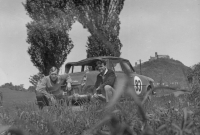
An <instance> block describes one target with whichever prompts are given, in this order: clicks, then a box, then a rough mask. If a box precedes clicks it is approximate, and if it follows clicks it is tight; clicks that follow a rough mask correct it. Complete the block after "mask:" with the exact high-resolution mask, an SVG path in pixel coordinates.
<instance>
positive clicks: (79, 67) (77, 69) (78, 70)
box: [73, 66, 82, 73]
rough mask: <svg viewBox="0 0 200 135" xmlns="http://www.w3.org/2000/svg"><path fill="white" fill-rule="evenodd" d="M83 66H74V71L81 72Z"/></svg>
mask: <svg viewBox="0 0 200 135" xmlns="http://www.w3.org/2000/svg"><path fill="white" fill-rule="evenodd" d="M81 68H82V66H74V70H73V73H76V72H81Z"/></svg>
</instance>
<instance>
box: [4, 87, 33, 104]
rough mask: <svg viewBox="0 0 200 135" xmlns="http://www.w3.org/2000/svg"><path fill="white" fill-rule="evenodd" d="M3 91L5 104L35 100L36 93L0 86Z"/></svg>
mask: <svg viewBox="0 0 200 135" xmlns="http://www.w3.org/2000/svg"><path fill="white" fill-rule="evenodd" d="M0 91H1V92H2V93H3V106H10V105H12V104H14V103H15V104H20V103H28V102H32V103H33V102H35V100H36V98H35V93H31V92H23V91H15V90H10V89H8V88H0Z"/></svg>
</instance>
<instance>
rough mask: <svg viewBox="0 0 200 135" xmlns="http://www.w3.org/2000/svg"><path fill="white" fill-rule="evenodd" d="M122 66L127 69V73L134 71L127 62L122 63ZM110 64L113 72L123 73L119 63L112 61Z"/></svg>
mask: <svg viewBox="0 0 200 135" xmlns="http://www.w3.org/2000/svg"><path fill="white" fill-rule="evenodd" d="M122 62H123V64H124V66H125V67H126V68H127V69H128V71H129V72H134V70H133V69H132V68H131V65H130V64H129V62H127V61H122ZM111 64H112V69H113V70H114V71H122V72H123V68H122V66H121V64H120V61H116V60H112V61H111Z"/></svg>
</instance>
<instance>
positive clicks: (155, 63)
mask: <svg viewBox="0 0 200 135" xmlns="http://www.w3.org/2000/svg"><path fill="white" fill-rule="evenodd" d="M134 68H135V70H136V72H137V73H140V65H137V66H135V67H134ZM141 69H142V75H145V76H148V77H151V78H153V79H154V81H155V85H159V84H164V85H166V86H175V87H179V88H180V87H181V88H187V87H188V85H187V79H186V76H185V75H186V74H187V72H188V70H189V69H190V68H189V67H187V66H185V65H184V64H183V63H181V62H180V61H178V60H173V59H165V58H159V59H156V60H152V61H147V62H144V63H142V64H141Z"/></svg>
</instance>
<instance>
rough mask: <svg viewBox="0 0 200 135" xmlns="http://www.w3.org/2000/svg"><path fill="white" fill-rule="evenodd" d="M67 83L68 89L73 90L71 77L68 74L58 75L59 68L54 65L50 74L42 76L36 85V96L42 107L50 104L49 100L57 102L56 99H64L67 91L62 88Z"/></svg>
mask: <svg viewBox="0 0 200 135" xmlns="http://www.w3.org/2000/svg"><path fill="white" fill-rule="evenodd" d="M65 82H66V83H67V87H66V90H67V91H70V90H71V77H70V76H69V75H68V74H63V75H58V69H57V68H56V67H52V68H51V69H50V72H49V75H48V76H45V77H43V78H42V80H41V81H40V82H38V84H37V87H36V98H37V103H38V106H39V108H40V109H42V108H43V107H44V106H49V101H51V102H52V103H55V102H56V100H59V99H63V98H64V97H65V94H66V92H64V91H63V90H62V89H61V86H62V85H63V84H64V83H65Z"/></svg>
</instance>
